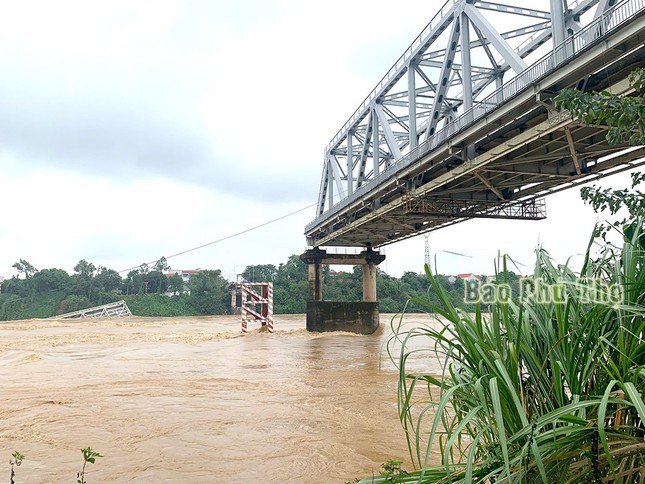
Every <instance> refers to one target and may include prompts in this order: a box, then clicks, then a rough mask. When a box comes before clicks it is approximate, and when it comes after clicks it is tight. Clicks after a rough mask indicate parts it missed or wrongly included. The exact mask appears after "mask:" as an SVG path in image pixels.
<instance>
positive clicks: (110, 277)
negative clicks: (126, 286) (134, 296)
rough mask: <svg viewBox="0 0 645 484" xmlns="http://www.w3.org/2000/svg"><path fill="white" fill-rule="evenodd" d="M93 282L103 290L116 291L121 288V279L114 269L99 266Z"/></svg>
mask: <svg viewBox="0 0 645 484" xmlns="http://www.w3.org/2000/svg"><path fill="white" fill-rule="evenodd" d="M94 284H95V286H96V287H97V288H99V289H100V290H102V291H104V292H116V291H118V290H119V289H121V286H122V284H123V281H122V279H121V276H120V275H119V273H118V272H117V271H115V270H114V269H108V268H107V267H103V266H99V269H98V271H97V273H96V276H95V279H94Z"/></svg>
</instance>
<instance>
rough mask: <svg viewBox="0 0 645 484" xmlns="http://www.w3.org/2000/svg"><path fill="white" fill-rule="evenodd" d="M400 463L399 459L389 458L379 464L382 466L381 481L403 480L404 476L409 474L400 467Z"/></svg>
mask: <svg viewBox="0 0 645 484" xmlns="http://www.w3.org/2000/svg"><path fill="white" fill-rule="evenodd" d="M402 464H403V461H400V460H389V461H387V462H386V463H385V464H383V465H382V466H381V467H382V468H383V474H381V477H382V478H383V481H384V482H387V483H392V484H396V483H399V482H405V480H404V478H405V477H408V476H409V475H410V474H409V473H408V472H406V471H405V470H403V469H402V468H401V465H402Z"/></svg>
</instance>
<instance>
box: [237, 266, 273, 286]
mask: <svg viewBox="0 0 645 484" xmlns="http://www.w3.org/2000/svg"><path fill="white" fill-rule="evenodd" d="M277 273H278V269H276V267H275V266H274V265H273V264H259V265H254V266H246V269H244V271H243V272H242V277H243V278H244V280H245V281H248V282H271V281H273V280H274V279H275V276H276V275H277Z"/></svg>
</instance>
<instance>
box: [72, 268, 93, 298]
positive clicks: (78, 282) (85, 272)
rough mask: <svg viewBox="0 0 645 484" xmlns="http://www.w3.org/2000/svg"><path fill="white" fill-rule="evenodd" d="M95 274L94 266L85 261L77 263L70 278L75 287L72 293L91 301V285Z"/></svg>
mask: <svg viewBox="0 0 645 484" xmlns="http://www.w3.org/2000/svg"><path fill="white" fill-rule="evenodd" d="M95 273H96V266H95V265H94V264H92V263H91V262H87V261H86V260H85V259H81V260H80V261H78V263H77V264H76V265H75V266H74V275H73V276H72V279H73V281H74V285H75V286H76V287H75V290H74V293H75V294H78V295H82V296H85V297H87V298H88V299H91V298H92V283H93V279H94V275H95Z"/></svg>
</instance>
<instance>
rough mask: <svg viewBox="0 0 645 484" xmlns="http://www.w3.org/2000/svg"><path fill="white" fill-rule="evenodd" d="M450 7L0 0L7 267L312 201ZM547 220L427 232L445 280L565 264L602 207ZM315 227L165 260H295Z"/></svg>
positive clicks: (154, 248)
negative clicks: (414, 48)
mask: <svg viewBox="0 0 645 484" xmlns="http://www.w3.org/2000/svg"><path fill="white" fill-rule="evenodd" d="M439 6H440V5H439V2H436V1H431V2H428V1H418V0H402V1H401V2H398V3H397V6H396V8H394V7H393V4H392V2H387V1H384V0H353V1H352V2H345V1H339V0H328V1H326V2H302V1H295V0H274V1H271V2H269V1H260V0H208V1H206V0H205V1H199V0H183V1H170V0H155V1H145V0H139V1H137V2H131V1H121V0H115V1H112V2H98V1H87V0H84V1H70V0H62V1H58V2H44V1H30V0H26V1H21V2H2V3H0V64H1V65H2V66H3V69H2V74H1V75H0V105H1V106H2V109H0V203H1V204H2V205H1V207H2V208H0V220H1V221H2V223H0V276H4V277H9V276H12V275H13V274H15V270H14V269H12V267H11V266H12V264H13V263H14V262H16V261H17V260H18V259H26V260H28V261H30V262H31V263H32V264H33V265H34V266H36V267H37V268H39V269H43V268H48V267H60V268H63V269H66V270H68V271H71V270H72V268H73V267H74V265H75V264H76V262H77V261H78V260H80V259H86V260H89V261H91V262H93V263H95V264H96V265H103V266H107V267H110V268H113V269H116V270H124V269H128V268H130V267H133V266H136V265H139V264H140V263H142V262H147V261H151V260H155V259H157V258H159V257H161V256H168V255H170V254H174V253H177V252H180V251H182V250H184V249H188V248H191V247H194V246H198V245H201V244H203V243H206V242H209V241H211V240H215V239H219V238H222V237H225V236H227V235H229V234H232V233H236V232H239V231H242V230H244V229H246V228H248V227H252V226H254V225H257V224H261V223H263V222H266V221H268V220H271V219H274V218H278V217H280V216H282V215H284V214H286V213H290V212H293V211H296V210H299V209H301V208H304V207H307V206H309V205H311V204H312V203H314V202H315V201H316V199H317V195H318V187H319V181H320V175H321V169H322V161H323V156H322V155H323V151H324V148H325V146H326V144H327V143H328V141H329V140H330V139H331V137H332V136H333V135H334V134H335V133H336V131H337V130H338V128H339V127H340V126H341V125H342V124H343V123H344V122H345V121H346V119H347V118H348V116H349V115H350V114H351V113H352V111H353V110H354V109H355V108H356V107H357V106H358V104H359V103H360V102H361V101H362V100H363V98H364V97H365V95H367V93H368V92H369V91H370V90H371V88H372V87H373V86H374V85H375V84H376V82H377V81H378V80H379V79H380V77H381V76H382V75H383V74H384V73H385V72H386V70H387V69H388V68H389V67H390V66H391V65H392V63H393V62H394V61H395V60H396V58H397V57H398V56H399V55H400V54H401V53H402V52H403V51H404V49H405V48H406V47H407V45H408V44H409V43H410V42H411V41H412V39H413V38H414V37H415V36H416V35H417V34H418V33H419V31H420V30H421V29H422V27H423V26H424V25H425V24H426V23H427V22H428V20H429V19H430V18H431V17H432V15H434V13H435V12H436V10H437V9H438V8H439ZM510 28H512V27H510ZM627 181H628V177H627V175H625V174H623V175H616V176H615V177H612V178H608V179H604V180H603V181H602V183H601V186H623V185H626V184H627ZM547 211H548V219H547V220H545V221H539V222H524V221H502V220H474V221H469V222H466V223H462V224H458V225H456V226H453V227H451V228H447V229H444V230H441V231H438V232H436V233H433V234H432V235H431V236H430V239H429V240H430V246H431V251H432V256H433V259H434V258H435V255H436V260H437V263H438V267H439V270H440V271H441V272H444V273H460V272H475V273H492V272H493V262H494V259H495V257H496V256H497V254H498V253H508V254H510V255H511V256H513V257H514V259H515V260H517V261H518V262H520V263H521V264H525V266H523V267H526V268H527V272H530V271H529V270H528V267H530V265H531V264H532V257H533V256H532V254H533V250H534V249H535V247H536V246H537V245H538V244H541V245H543V246H544V247H545V248H546V249H547V250H549V251H550V252H551V254H552V255H553V256H554V258H555V259H556V260H558V261H565V260H566V258H567V257H569V256H571V255H574V254H579V253H580V252H582V251H583V250H584V248H585V247H586V244H587V241H588V237H589V235H590V233H591V230H592V228H593V225H594V223H595V222H596V221H597V220H598V218H599V217H598V215H596V214H594V213H593V211H592V210H591V208H590V207H588V206H585V205H584V204H583V203H582V202H581V201H580V197H579V190H578V189H573V190H571V191H568V192H563V193H560V194H556V195H552V196H550V197H549V198H548V199H547ZM313 218H314V209H313V208H309V209H308V210H305V211H303V212H300V213H298V214H296V215H294V216H292V217H289V218H287V219H284V220H282V221H280V222H277V223H275V224H272V225H269V226H267V227H264V228H262V229H259V230H257V231H253V232H249V233H247V234H245V235H243V236H240V237H236V238H233V239H230V240H227V241H224V242H222V243H219V244H215V245H212V246H209V247H207V248H205V249H202V250H200V251H195V252H192V253H190V254H186V255H184V256H181V257H177V258H174V259H170V260H169V262H170V264H171V266H172V267H173V268H175V269H192V268H202V269H206V268H218V269H221V270H222V272H223V274H224V275H225V276H227V277H229V278H233V277H234V274H236V273H239V272H241V271H242V270H243V268H244V267H245V266H246V265H248V264H260V263H273V264H278V263H280V262H284V261H286V259H287V257H288V256H289V255H291V254H297V253H300V252H302V251H303V250H304V249H305V248H306V245H305V239H304V235H303V231H304V226H305V224H306V223H308V222H310V221H311V220H312V219H313ZM601 218H602V216H601ZM444 251H453V252H459V253H462V254H465V255H468V257H460V256H456V255H453V254H450V253H448V252H444ZM384 252H385V253H386V255H387V259H386V262H385V263H384V264H383V265H382V268H383V269H384V270H386V271H387V272H388V273H390V274H392V275H396V276H398V275H400V274H402V273H403V272H404V271H408V270H409V271H415V272H419V271H420V270H421V268H422V264H423V257H424V237H423V236H421V237H416V238H414V239H411V240H408V241H403V242H400V243H397V244H394V245H392V246H387V247H386V248H385V249H384ZM520 269H521V267H520Z"/></svg>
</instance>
